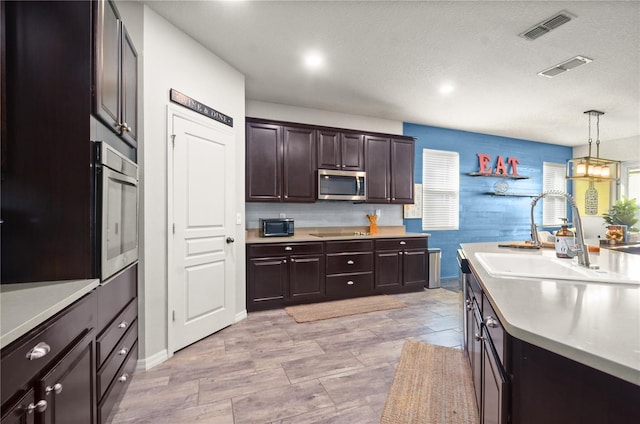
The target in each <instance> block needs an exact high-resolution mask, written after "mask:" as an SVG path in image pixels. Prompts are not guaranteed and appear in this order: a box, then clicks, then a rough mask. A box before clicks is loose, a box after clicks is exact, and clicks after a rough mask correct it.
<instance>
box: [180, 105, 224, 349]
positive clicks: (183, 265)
mask: <svg viewBox="0 0 640 424" xmlns="http://www.w3.org/2000/svg"><path fill="white" fill-rule="evenodd" d="M170 119H171V120H170V132H171V134H170V135H171V136H172V137H173V148H172V152H173V154H172V157H173V160H172V164H173V170H172V171H173V172H172V175H173V184H172V187H171V192H172V194H173V195H172V196H170V198H171V197H172V198H173V202H172V203H173V205H172V206H173V210H172V212H173V213H172V214H171V213H170V214H169V216H170V217H171V215H173V223H174V225H175V227H174V228H172V229H171V232H172V233H173V236H172V235H171V234H169V237H170V244H172V246H170V248H169V254H170V255H171V258H170V259H169V267H170V269H169V285H170V290H169V295H170V298H169V305H170V313H171V317H170V320H171V321H172V324H173V325H172V333H171V334H170V347H171V349H172V351H173V352H175V351H177V350H179V349H181V348H183V347H185V346H187V345H189V344H191V343H194V342H196V341H198V340H200V339H202V338H203V337H206V336H208V335H210V334H212V333H214V332H216V331H218V330H220V329H222V328H224V327H226V326H228V325H230V324H231V323H232V322H233V320H234V317H235V311H234V309H235V306H234V305H235V287H234V285H235V283H234V282H235V272H234V269H235V265H234V263H233V262H234V259H233V258H234V255H233V249H234V244H233V239H234V238H235V226H234V225H233V224H234V219H233V217H234V204H235V190H234V188H235V171H234V168H233V166H234V165H233V164H234V163H235V161H234V155H235V153H234V150H235V149H234V144H233V139H234V137H233V132H232V131H231V130H224V129H217V128H216V127H215V126H216V125H218V124H212V125H211V126H209V125H206V124H205V123H202V122H200V121H198V120H195V119H190V118H187V117H185V116H179V115H177V114H176V113H175V112H174V113H171V114H170ZM171 127H172V128H171ZM171 237H172V238H173V242H171Z"/></svg>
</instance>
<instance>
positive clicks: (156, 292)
mask: <svg viewBox="0 0 640 424" xmlns="http://www.w3.org/2000/svg"><path fill="white" fill-rule="evenodd" d="M143 15H144V22H143V34H144V51H143V54H142V62H143V69H144V83H145V86H144V102H143V104H144V110H145V115H144V133H145V137H144V147H143V149H141V157H140V158H139V161H140V162H141V164H142V168H141V169H142V170H143V175H144V177H143V179H142V183H141V186H142V189H141V191H142V196H143V199H144V209H143V212H142V213H143V233H144V240H143V243H142V246H141V248H142V259H141V261H140V263H141V267H142V272H141V275H142V276H143V281H142V283H141V285H140V287H141V292H142V293H141V294H142V296H144V305H143V307H144V310H143V311H141V317H140V319H141V324H142V329H141V330H142V331H141V334H143V337H141V339H140V348H141V349H140V359H141V360H142V361H143V363H144V364H143V365H144V366H145V367H147V368H148V367H150V366H153V365H155V363H157V362H160V361H162V360H163V359H164V358H165V357H166V355H167V354H168V351H167V347H168V346H167V343H168V341H167V340H168V339H167V332H168V328H167V322H168V319H167V308H168V302H169V299H168V298H167V228H168V225H167V207H166V205H167V154H166V152H167V133H166V131H167V122H166V109H167V105H168V104H169V90H170V89H171V88H175V89H176V90H178V91H180V92H182V93H184V94H186V95H188V96H191V97H193V98H195V99H196V100H198V101H200V102H201V103H204V104H206V105H208V106H210V107H212V108H214V109H216V110H218V111H220V112H222V113H224V114H226V115H229V116H231V117H232V118H233V119H234V126H233V129H234V132H235V147H236V164H235V165H236V166H235V169H236V184H237V186H238V187H239V188H240V189H239V190H237V198H236V211H237V212H239V213H241V215H242V216H244V189H243V188H244V158H245V153H244V145H245V141H244V138H245V135H244V117H245V101H244V76H243V75H242V74H241V73H240V72H238V71H237V70H235V69H233V68H232V67H231V66H229V65H228V64H227V63H225V62H224V61H223V60H221V59H220V58H218V57H217V56H215V55H214V54H212V53H211V52H210V51H208V50H206V49H205V48H204V47H203V46H202V45H200V44H199V43H197V42H196V41H195V40H193V39H192V38H190V37H188V36H187V35H186V34H184V33H183V32H181V31H180V30H178V29H177V28H176V27H174V26H173V25H171V24H170V23H169V22H168V21H166V20H165V19H164V18H162V17H160V16H159V15H158V14H156V13H155V12H154V11H152V10H151V9H149V7H147V6H144V13H143ZM176 107H180V106H176ZM186 110H187V109H185V111H186ZM188 113H191V112H188ZM243 221H244V220H243ZM236 230H237V231H236V235H235V238H236V240H237V243H235V245H234V247H235V252H234V258H233V259H234V261H235V267H236V288H237V290H236V299H237V301H236V305H235V307H236V315H237V314H238V313H242V312H243V311H245V285H246V283H245V278H246V277H245V253H244V242H245V228H244V224H242V225H239V226H238V227H237V228H236ZM145 361H146V362H145Z"/></svg>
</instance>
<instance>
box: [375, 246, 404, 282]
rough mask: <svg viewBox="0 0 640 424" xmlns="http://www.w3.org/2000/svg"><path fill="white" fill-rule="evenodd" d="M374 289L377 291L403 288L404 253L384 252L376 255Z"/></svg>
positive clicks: (398, 251)
mask: <svg viewBox="0 0 640 424" xmlns="http://www.w3.org/2000/svg"><path fill="white" fill-rule="evenodd" d="M374 275H375V278H374V287H375V290H376V291H384V290H387V289H393V288H399V287H401V286H402V251H400V250H384V251H379V252H376V253H375V272H374Z"/></svg>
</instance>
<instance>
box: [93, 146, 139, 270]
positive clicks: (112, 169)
mask: <svg viewBox="0 0 640 424" xmlns="http://www.w3.org/2000/svg"><path fill="white" fill-rule="evenodd" d="M96 146H97V147H96V150H97V152H98V154H97V161H96V172H97V178H96V181H97V183H98V190H97V192H98V195H97V198H96V200H97V207H96V211H97V212H98V217H97V218H98V219H97V222H98V228H99V232H100V233H99V234H100V237H99V239H100V242H99V244H98V249H97V250H98V252H99V255H98V256H99V260H98V263H99V266H100V273H99V274H100V279H101V280H102V281H105V280H106V279H108V278H109V277H111V276H112V275H114V274H115V273H117V272H118V271H120V270H121V269H123V268H125V267H127V266H128V265H130V264H132V263H134V262H135V261H137V260H138V166H137V165H136V164H135V163H134V162H132V161H131V160H129V159H127V158H126V157H125V156H123V155H122V154H121V153H119V152H118V151H117V150H115V149H114V148H113V147H111V146H109V145H108V144H106V143H101V142H97V143H96Z"/></svg>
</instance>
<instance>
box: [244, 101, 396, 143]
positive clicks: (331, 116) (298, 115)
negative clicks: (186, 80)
mask: <svg viewBox="0 0 640 424" xmlns="http://www.w3.org/2000/svg"><path fill="white" fill-rule="evenodd" d="M246 107H247V109H246V111H247V116H249V117H252V118H264V119H273V120H276V121H288V122H297V123H301V124H309V125H322V126H326V127H336V128H345V129H350V130H362V131H370V132H380V133H385V134H396V135H402V121H390V120H388V119H379V118H371V117H368V116H360V115H349V114H345V113H337V112H328V111H326V110H319V109H309V108H304V107H296V106H287V105H281V104H277V103H267V102H260V101H257V100H250V99H247V106H246Z"/></svg>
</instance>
